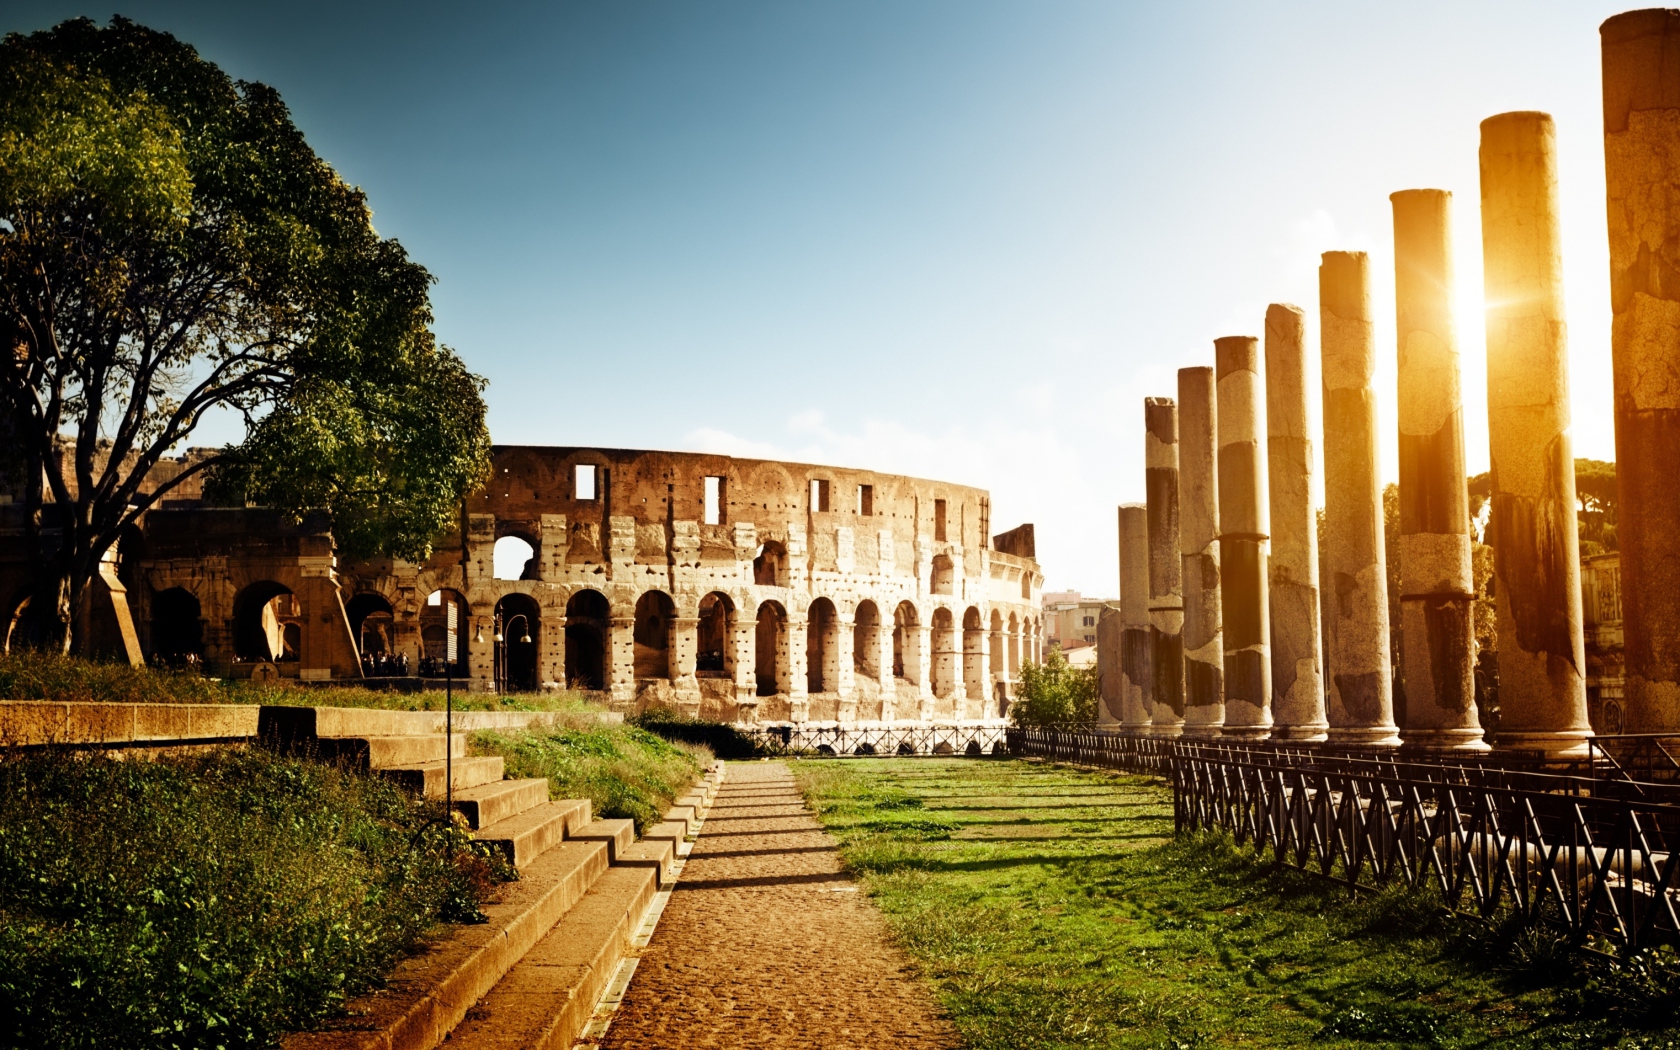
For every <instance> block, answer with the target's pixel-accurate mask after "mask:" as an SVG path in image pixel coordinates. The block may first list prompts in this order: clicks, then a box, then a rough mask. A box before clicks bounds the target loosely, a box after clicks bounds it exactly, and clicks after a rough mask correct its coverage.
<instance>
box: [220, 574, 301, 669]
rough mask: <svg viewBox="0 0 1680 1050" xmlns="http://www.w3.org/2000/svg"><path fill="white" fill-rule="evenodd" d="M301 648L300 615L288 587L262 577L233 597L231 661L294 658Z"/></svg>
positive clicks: (247, 661)
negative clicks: (232, 659)
mask: <svg viewBox="0 0 1680 1050" xmlns="http://www.w3.org/2000/svg"><path fill="white" fill-rule="evenodd" d="M302 648H303V616H302V612H301V610H300V609H299V607H298V600H297V595H295V594H293V593H292V592H291V589H290V588H288V587H286V586H284V585H283V584H278V583H275V582H274V581H273V580H262V581H260V582H258V583H253V584H251V585H250V586H249V587H246V588H245V589H244V590H242V591H240V592H239V595H238V596H237V597H236V598H234V599H233V658H234V660H235V661H237V662H240V663H261V662H263V661H267V660H274V661H290V660H296V659H298V652H299V650H301V649H302Z"/></svg>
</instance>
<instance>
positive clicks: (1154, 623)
mask: <svg viewBox="0 0 1680 1050" xmlns="http://www.w3.org/2000/svg"><path fill="white" fill-rule="evenodd" d="M1143 424H1144V429H1145V431H1146V432H1145V434H1144V439H1143V440H1144V467H1145V470H1144V482H1145V490H1146V495H1147V497H1148V503H1147V504H1146V506H1147V507H1148V508H1149V509H1148V514H1149V648H1150V660H1149V668H1150V682H1149V732H1150V735H1152V736H1165V737H1176V736H1179V735H1181V734H1182V733H1183V732H1184V647H1183V635H1182V632H1183V630H1184V597H1183V592H1182V591H1181V590H1180V587H1179V578H1180V573H1181V572H1182V571H1183V566H1182V565H1180V564H1179V556H1178V405H1177V404H1176V403H1175V402H1174V401H1173V399H1172V398H1170V397H1146V398H1144V399H1143Z"/></svg>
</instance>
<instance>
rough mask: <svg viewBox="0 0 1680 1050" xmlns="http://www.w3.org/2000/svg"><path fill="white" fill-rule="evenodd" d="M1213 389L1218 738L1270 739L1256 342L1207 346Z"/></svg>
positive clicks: (1267, 520) (1266, 517) (1266, 520)
mask: <svg viewBox="0 0 1680 1050" xmlns="http://www.w3.org/2000/svg"><path fill="white" fill-rule="evenodd" d="M1213 347H1214V361H1215V363H1216V369H1215V374H1216V375H1217V377H1218V381H1219V413H1218V415H1219V518H1218V521H1219V558H1220V565H1219V577H1220V579H1219V584H1220V586H1219V608H1220V610H1221V613H1220V627H1221V629H1222V631H1223V632H1224V641H1225V732H1224V734H1223V735H1224V736H1227V737H1235V738H1237V739H1239V740H1265V739H1266V738H1267V737H1269V736H1271V735H1272V638H1271V622H1270V621H1271V618H1270V615H1269V612H1268V607H1269V605H1270V604H1271V602H1270V598H1269V597H1268V595H1269V593H1270V588H1269V587H1268V584H1269V583H1270V579H1269V578H1268V575H1267V570H1266V541H1267V533H1268V530H1269V529H1270V528H1271V511H1270V510H1269V508H1268V507H1267V504H1266V442H1265V440H1264V438H1263V436H1262V433H1261V422H1260V421H1261V419H1262V417H1263V416H1264V415H1265V407H1264V405H1263V404H1262V401H1263V398H1264V383H1263V382H1262V380H1261V378H1260V367H1261V366H1260V340H1258V339H1256V338H1254V337H1253V336H1250V335H1231V336H1226V337H1224V338H1223V339H1216V340H1214V343H1213Z"/></svg>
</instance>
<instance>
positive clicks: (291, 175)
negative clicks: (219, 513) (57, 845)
mask: <svg viewBox="0 0 1680 1050" xmlns="http://www.w3.org/2000/svg"><path fill="white" fill-rule="evenodd" d="M430 283H431V276H430V275H429V274H428V273H427V272H426V270H425V269H424V268H423V267H421V266H420V265H419V264H418V263H416V262H414V261H412V260H410V259H409V258H408V256H407V253H406V252H405V251H404V250H403V248H402V246H401V245H400V244H398V243H397V242H396V241H394V240H390V239H385V238H381V237H380V236H379V235H378V234H377V233H376V232H375V231H374V228H373V225H372V223H371V213H370V211H369V208H368V204H367V200H366V198H365V197H364V196H363V194H362V192H361V191H360V190H358V189H356V188H354V187H352V186H348V185H346V184H345V183H344V182H343V181H342V180H341V179H340V178H339V177H338V175H337V173H336V172H334V171H333V170H332V168H331V167H330V166H328V165H327V164H326V162H324V161H323V160H321V159H320V158H319V157H317V156H316V155H315V153H314V152H313V151H312V150H311V149H310V148H309V146H308V144H307V143H306V142H305V141H304V138H303V135H302V133H301V132H299V131H298V129H297V128H296V127H295V126H294V125H293V124H292V121H291V117H290V115H289V114H288V112H287V110H286V107H285V105H284V104H283V103H282V102H281V100H280V97H279V95H278V94H277V93H276V92H275V91H274V90H273V89H271V88H269V87H266V86H264V85H262V84H256V83H249V82H235V81H233V80H232V79H230V78H229V77H228V76H227V75H226V74H225V73H223V72H222V71H221V70H220V69H219V68H217V67H216V66H215V65H213V64H211V63H209V62H207V61H205V60H204V59H202V58H200V57H199V55H198V54H197V52H196V51H194V50H193V49H192V48H191V47H189V46H188V45H186V44H184V43H181V42H180V41H178V40H176V39H174V38H173V37H170V36H168V35H166V34H163V33H158V32H154V31H152V30H150V29H147V28H145V27H143V26H140V25H137V24H135V23H133V22H129V21H127V20H124V19H121V18H117V19H113V20H112V22H111V24H110V25H109V26H108V27H104V28H101V27H99V26H98V25H96V24H95V23H93V22H92V21H89V20H87V19H77V20H74V21H70V22H65V23H63V24H61V25H59V26H57V27H55V28H53V29H51V30H47V31H44V32H40V33H35V34H33V35H30V36H19V35H17V34H12V35H9V36H7V37H6V38H5V40H4V41H3V42H0V346H4V347H6V349H7V350H8V353H6V354H5V355H4V357H3V360H0V405H3V406H4V408H3V422H4V423H5V424H6V425H5V427H4V428H0V429H4V430H8V431H10V432H11V433H12V434H13V435H15V438H16V441H17V446H18V447H17V448H16V450H15V455H14V458H15V460H16V462H15V463H13V464H12V467H13V473H14V474H15V475H17V476H19V477H21V480H22V488H23V489H24V493H23V496H24V498H23V502H24V504H25V507H26V511H27V514H28V524H27V527H26V531H27V534H28V541H29V543H30V546H31V551H30V554H31V559H32V563H33V564H34V565H35V567H36V574H37V576H36V580H35V588H34V592H33V595H32V604H31V611H32V614H33V619H34V626H35V628H36V629H37V630H39V631H40V632H41V641H43V642H45V643H47V644H50V645H51V646H53V647H55V648H69V647H70V646H71V644H72V637H71V633H72V629H71V624H72V623H73V622H74V620H75V619H76V617H75V611H76V610H77V609H78V608H79V607H81V604H82V603H83V602H84V601H85V598H86V594H87V586H88V583H89V582H90V581H91V579H92V578H93V576H94V574H95V572H96V571H97V568H98V565H99V563H100V560H101V558H102V557H103V556H104V555H105V554H106V552H107V551H108V550H109V549H110V547H111V545H112V544H113V543H114V542H115V540H116V539H117V537H118V535H119V533H120V532H121V531H122V530H123V529H124V528H125V527H127V526H129V525H130V524H132V523H133V522H134V520H135V518H136V517H137V516H138V515H139V514H141V513H142V512H144V511H145V510H147V509H148V508H150V507H151V506H152V505H153V504H155V503H156V501H157V500H159V499H162V498H165V497H167V496H168V495H169V494H170V493H171V492H174V491H176V490H177V489H178V488H179V486H180V485H182V484H183V483H185V482H186V481H187V480H188V479H190V478H193V477H194V476H195V475H196V474H198V473H199V472H201V471H202V472H205V474H206V476H207V479H208V481H209V482H210V485H211V489H212V491H213V492H214V493H216V494H218V496H219V498H222V499H226V500H230V501H233V502H235V503H245V502H250V503H260V504H263V505H267V506H273V507H278V508H281V509H284V510H289V511H292V512H294V513H300V512H301V511H303V510H305V509H312V508H320V509H326V510H327V511H329V512H330V513H331V514H332V518H333V527H334V535H335V538H336V540H337V541H338V543H339V545H340V546H341V547H342V548H343V549H345V551H346V552H347V553H349V554H352V555H356V554H367V553H371V552H373V551H375V550H381V551H385V552H387V553H390V554H394V555H398V556H403V557H409V558H418V557H423V556H424V555H425V554H426V553H427V552H428V550H429V549H430V545H431V541H432V538H433V537H434V536H435V535H437V534H438V533H439V532H441V531H443V530H445V529H447V528H449V527H450V526H451V525H452V524H453V521H454V516H455V514H456V513H457V508H458V505H459V500H460V498H461V496H462V494H463V493H464V492H465V491H467V490H468V489H469V488H471V487H472V486H473V485H474V484H476V483H477V482H478V481H479V480H480V479H481V478H482V476H483V475H484V472H485V471H486V470H487V465H488V459H489V437H488V433H487V431H486V429H485V426H484V402H483V398H482V390H483V386H484V384H483V380H481V379H479V378H478V377H476V376H474V375H472V374H471V373H469V372H468V371H467V370H466V368H465V367H464V365H463V364H462V363H461V361H460V359H459V358H458V357H456V356H455V354H454V353H453V352H452V351H450V350H449V349H447V348H445V347H442V346H439V345H438V344H437V343H436V341H435V340H434V338H433V336H432V332H431V328H430V326H431V321H432V317H431V307H430V303H429V300H428V287H429V285H430ZM227 411H231V412H235V413H238V414H239V415H240V416H241V417H242V418H243V420H244V422H245V426H246V435H245V438H244V439H243V440H242V441H241V442H240V443H238V444H237V445H234V446H230V447H227V448H224V449H222V450H220V451H219V452H218V453H217V454H215V455H213V456H210V457H209V458H207V459H206V460H204V461H203V462H199V463H196V464H195V465H194V466H193V467H192V468H191V469H189V470H188V471H186V472H185V473H183V474H181V475H180V476H178V477H176V478H174V479H173V480H171V481H169V482H168V483H165V484H162V485H159V486H157V487H156V489H155V490H154V491H150V492H147V491H143V490H144V489H145V488H146V486H145V482H146V479H147V477H148V475H149V474H150V473H151V471H152V470H153V468H154V467H155V466H156V465H157V463H158V461H159V460H160V459H161V458H162V457H164V456H165V455H167V454H169V453H170V452H172V451H173V450H175V449H178V448H180V447H182V446H183V445H184V443H185V442H186V440H187V438H188V437H189V436H190V435H191V434H192V433H193V431H194V429H195V428H196V427H197V426H198V425H199V424H200V423H201V422H202V421H203V419H204V418H205V417H206V415H207V414H211V413H216V412H227Z"/></svg>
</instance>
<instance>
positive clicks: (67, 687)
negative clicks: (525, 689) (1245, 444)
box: [0, 651, 594, 711]
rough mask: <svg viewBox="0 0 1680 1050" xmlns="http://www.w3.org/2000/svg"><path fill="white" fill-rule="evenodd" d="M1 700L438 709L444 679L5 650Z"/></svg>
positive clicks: (488, 707)
mask: <svg viewBox="0 0 1680 1050" xmlns="http://www.w3.org/2000/svg"><path fill="white" fill-rule="evenodd" d="M0 700H57V701H81V702H87V703H109V704H273V705H277V706H285V707H371V708H380V709H382V710H391V711H441V710H443V707H444V691H443V684H442V683H441V682H439V683H438V685H437V688H436V689H428V690H427V691H425V692H423V693H397V692H387V691H385V690H381V689H365V688H362V687H360V686H336V685H335V686H321V687H310V686H302V685H297V684H289V683H287V682H284V681H282V682H276V683H272V684H266V685H265V684H261V683H256V682H251V681H247V680H227V679H220V678H205V677H203V676H201V675H197V674H190V673H187V672H185V671H169V670H156V669H154V668H150V667H130V666H128V665H127V664H119V663H101V662H97V661H92V660H84V659H81V658H79V657H74V656H61V655H58V654H56V653H39V652H28V651H20V652H12V653H0ZM593 706H594V705H591V704H590V703H589V702H588V701H586V700H584V699H583V698H582V697H581V696H579V695H578V694H576V693H570V692H554V693H519V694H515V695H511V696H504V695H498V694H493V693H469V692H466V691H465V690H463V689H460V688H457V689H456V690H455V709H456V710H457V711H574V710H575V711H584V710H587V709H592V708H593Z"/></svg>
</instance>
